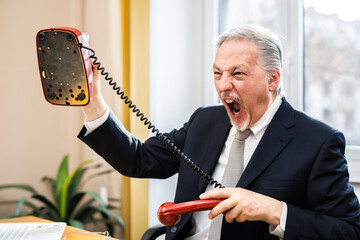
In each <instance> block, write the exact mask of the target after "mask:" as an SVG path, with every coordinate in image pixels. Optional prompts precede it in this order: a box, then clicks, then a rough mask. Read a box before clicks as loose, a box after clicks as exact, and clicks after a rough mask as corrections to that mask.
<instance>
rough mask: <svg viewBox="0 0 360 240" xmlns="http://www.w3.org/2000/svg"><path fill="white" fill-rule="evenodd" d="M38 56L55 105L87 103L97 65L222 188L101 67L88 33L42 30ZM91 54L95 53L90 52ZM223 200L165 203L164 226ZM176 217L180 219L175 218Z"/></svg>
mask: <svg viewBox="0 0 360 240" xmlns="http://www.w3.org/2000/svg"><path fill="white" fill-rule="evenodd" d="M36 46H37V56H38V64H39V71H40V78H41V83H42V88H43V92H44V96H45V99H46V100H47V101H48V102H49V103H51V104H54V105H60V106H85V105H87V104H89V102H90V101H91V97H92V77H93V73H92V65H91V59H92V60H93V64H94V65H95V66H96V67H97V69H98V70H99V71H100V73H101V74H102V75H104V76H105V80H106V81H108V83H109V85H110V86H112V88H113V90H114V91H116V93H117V94H118V95H119V96H120V98H121V99H122V100H124V102H125V104H127V105H128V107H129V108H130V109H131V110H132V111H133V112H134V113H135V114H136V116H137V117H139V119H140V121H142V122H143V123H144V125H145V126H147V127H148V129H149V130H151V131H152V133H155V136H156V137H157V138H158V139H159V140H160V141H161V142H162V143H163V144H164V145H165V146H166V148H167V149H168V150H169V151H170V152H172V153H173V154H174V155H175V156H176V157H177V158H179V159H180V160H181V161H183V162H185V164H186V165H187V166H188V167H189V168H190V169H192V170H193V171H194V172H195V173H197V174H199V175H200V176H201V177H202V178H203V179H204V180H205V181H206V182H207V183H209V184H210V185H213V184H214V187H215V188H216V187H223V186H222V185H221V184H220V183H219V182H217V181H216V180H214V179H213V178H212V177H211V176H209V175H208V174H206V173H205V172H204V171H203V170H201V169H200V168H199V167H198V166H196V164H195V163H194V162H192V161H191V160H190V159H189V158H188V157H187V156H186V155H185V154H184V153H183V152H181V151H180V150H179V148H178V147H176V146H175V144H173V143H172V142H171V141H170V140H169V139H168V138H167V137H166V136H165V135H163V134H162V133H161V132H160V131H159V130H158V129H157V128H156V127H155V126H154V125H153V124H152V123H151V122H150V121H149V120H148V118H147V117H145V116H144V114H143V113H142V112H141V111H140V109H138V108H137V107H136V105H135V104H133V102H132V101H131V100H129V97H128V96H126V95H125V93H124V92H123V91H122V90H121V88H120V87H119V86H118V85H117V83H116V82H115V81H114V80H113V78H112V77H110V76H109V73H108V72H105V68H104V67H101V63H100V62H99V61H98V59H97V57H96V56H95V51H94V50H92V49H91V48H89V36H88V35H87V34H86V33H81V32H80V31H79V30H78V29H76V28H71V27H58V28H48V29H43V30H40V31H39V32H38V33H37V35H36ZM90 53H92V54H91V55H90ZM222 200H223V199H210V200H198V201H191V202H187V203H182V204H171V203H164V204H163V205H162V206H160V208H159V211H158V218H159V220H160V222H162V223H163V224H165V225H169V224H170V225H171V224H173V225H174V224H176V223H177V221H179V220H180V216H179V215H180V214H183V213H188V212H193V211H202V210H209V209H211V208H213V207H214V206H216V205H217V204H218V203H219V202H220V201H222ZM176 219H177V221H176Z"/></svg>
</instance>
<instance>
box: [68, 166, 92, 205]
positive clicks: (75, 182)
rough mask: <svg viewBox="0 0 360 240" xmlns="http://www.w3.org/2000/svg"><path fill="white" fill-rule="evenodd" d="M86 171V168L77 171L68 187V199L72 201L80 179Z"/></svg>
mask: <svg viewBox="0 0 360 240" xmlns="http://www.w3.org/2000/svg"><path fill="white" fill-rule="evenodd" d="M87 169H88V168H82V169H79V171H78V172H77V173H76V174H75V176H74V178H73V180H72V181H71V183H70V186H69V190H68V196H69V197H68V199H72V198H73V197H74V196H75V194H76V193H77V192H78V187H79V185H80V182H81V179H82V177H83V175H84V173H85V172H86V170H87Z"/></svg>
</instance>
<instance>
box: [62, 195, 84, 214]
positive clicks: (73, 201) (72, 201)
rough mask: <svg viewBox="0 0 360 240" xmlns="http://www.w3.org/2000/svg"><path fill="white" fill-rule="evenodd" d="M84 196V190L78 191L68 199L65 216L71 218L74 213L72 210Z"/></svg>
mask: <svg viewBox="0 0 360 240" xmlns="http://www.w3.org/2000/svg"><path fill="white" fill-rule="evenodd" d="M84 196H85V193H84V192H80V193H77V194H75V195H74V196H73V197H72V198H70V201H69V203H68V208H67V214H66V215H67V216H68V217H69V218H71V217H72V216H73V215H74V214H73V212H74V210H75V208H76V207H77V205H78V204H80V201H81V200H82V199H83V197H84Z"/></svg>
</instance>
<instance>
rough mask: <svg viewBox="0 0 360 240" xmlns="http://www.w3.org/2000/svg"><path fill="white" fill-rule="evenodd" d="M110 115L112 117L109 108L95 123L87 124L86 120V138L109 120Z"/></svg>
mask: <svg viewBox="0 0 360 240" xmlns="http://www.w3.org/2000/svg"><path fill="white" fill-rule="evenodd" d="M109 115H110V109H109V108H107V109H106V112H105V114H104V115H102V116H101V117H99V118H98V119H95V120H94V121H91V122H87V121H86V119H85V121H84V125H85V128H86V130H87V131H86V133H85V136H86V135H88V134H90V133H91V132H92V131H94V130H95V129H97V128H98V127H100V126H101V125H102V124H103V123H104V122H105V121H106V119H108V117H109Z"/></svg>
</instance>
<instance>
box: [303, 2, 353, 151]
mask: <svg viewBox="0 0 360 240" xmlns="http://www.w3.org/2000/svg"><path fill="white" fill-rule="evenodd" d="M356 5H358V6H356ZM358 7H359V3H358V0H354V1H349V0H346V1H345V0H343V1H326V0H323V1H321V0H317V1H314V0H304V42H305V45H304V46H305V58H304V65H305V71H304V74H305V95H304V97H305V99H304V100H305V111H306V112H308V113H309V114H310V115H312V116H314V117H316V118H318V119H321V120H323V121H324V122H326V123H328V124H330V125H331V126H334V127H335V128H337V129H339V130H340V131H342V132H343V133H344V134H345V136H346V140H347V144H348V145H360V130H359V128H360V108H359V105H360V94H359V92H358V91H359V89H360V31H359V30H360V12H359V10H358V9H359V8H358Z"/></svg>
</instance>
